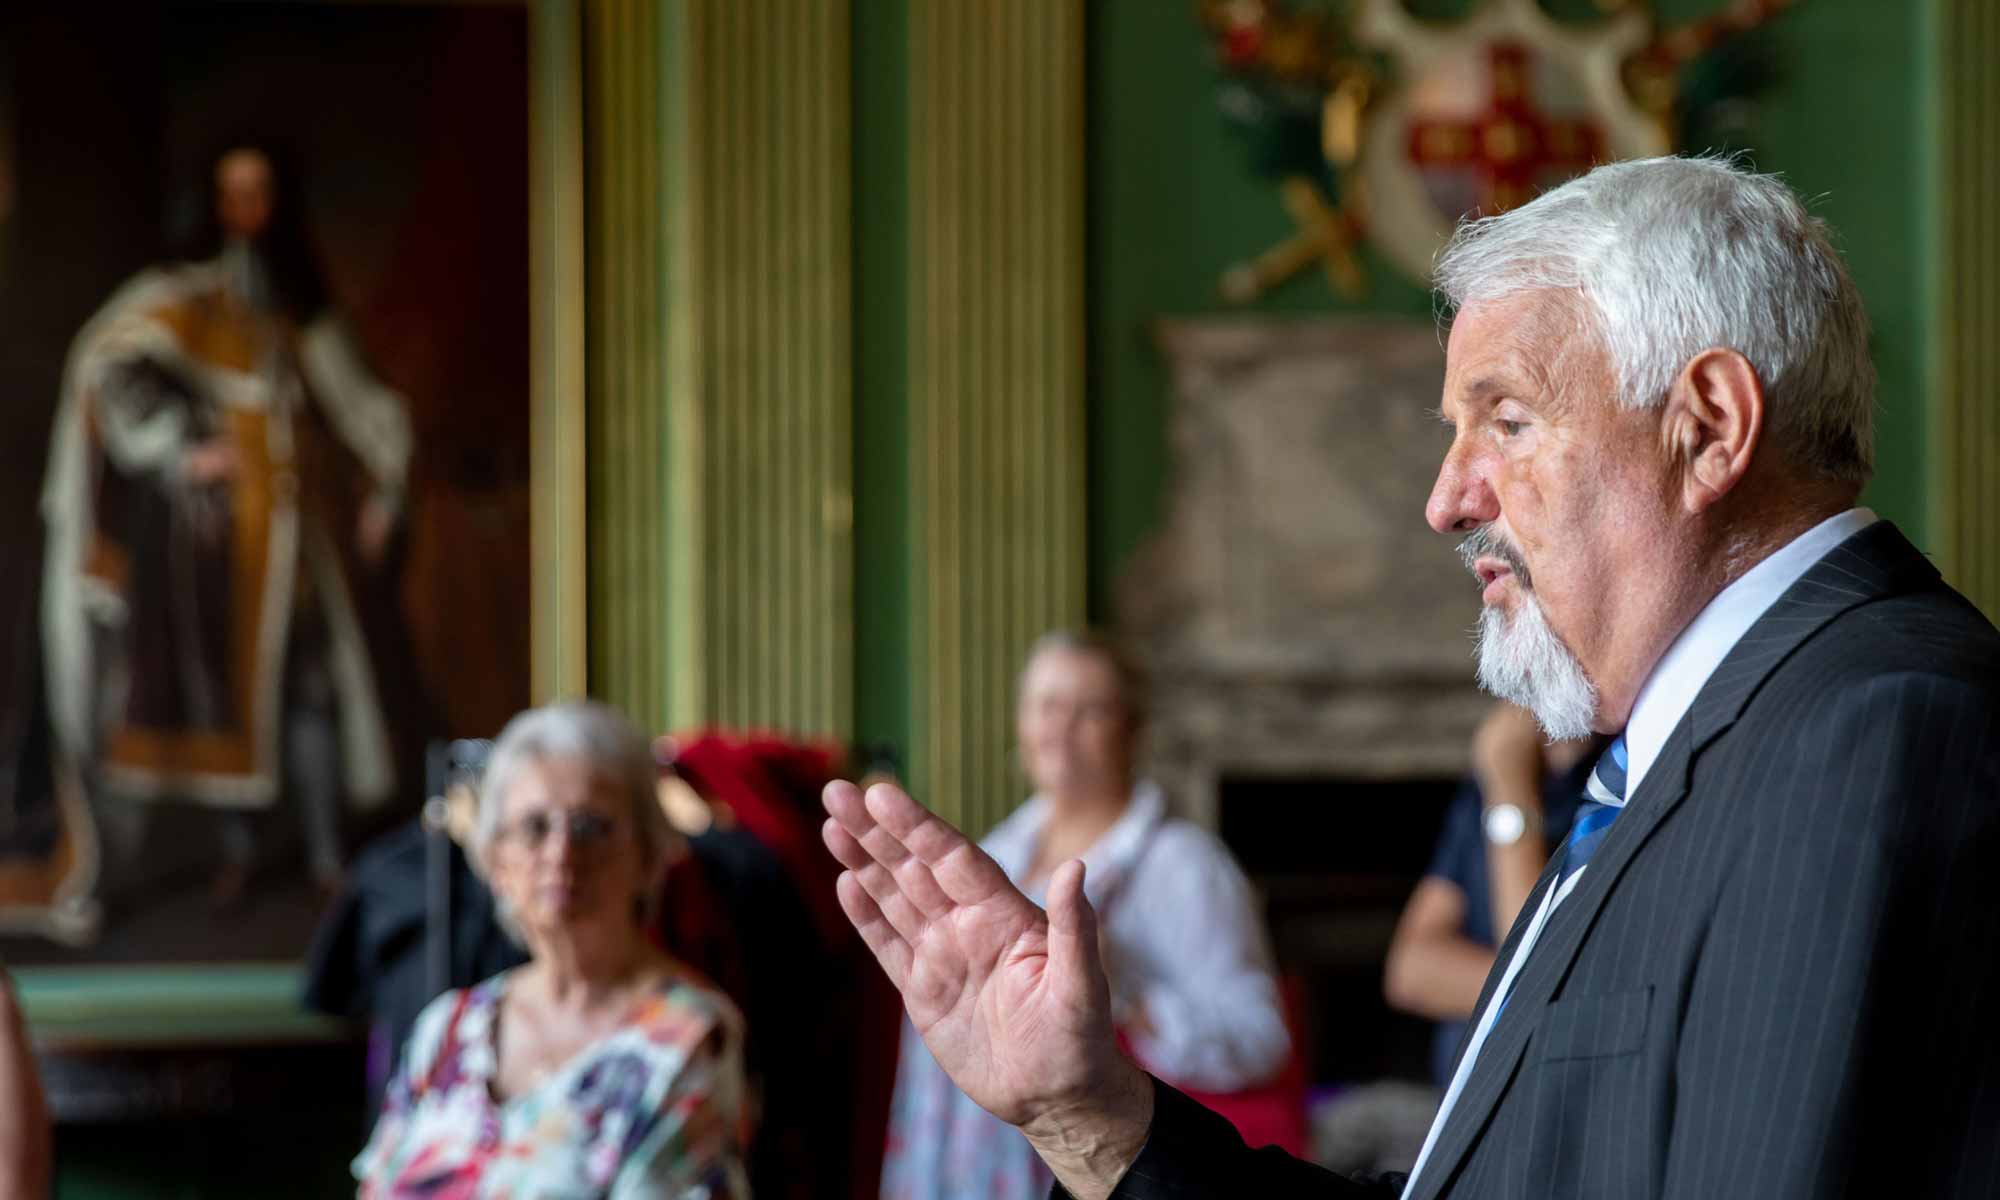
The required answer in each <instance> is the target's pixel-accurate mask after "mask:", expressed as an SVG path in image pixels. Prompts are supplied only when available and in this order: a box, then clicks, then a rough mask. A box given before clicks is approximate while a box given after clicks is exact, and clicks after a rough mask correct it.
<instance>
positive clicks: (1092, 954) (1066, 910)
mask: <svg viewBox="0 0 2000 1200" xmlns="http://www.w3.org/2000/svg"><path fill="white" fill-rule="evenodd" d="M1049 967H1050V970H1051V971H1053V972H1054V975H1055V979H1056V982H1057V986H1059V987H1061V988H1062V989H1063V990H1065V991H1067V992H1070V993H1071V994H1072V995H1075V994H1077V993H1079V992H1081V993H1083V994H1084V996H1086V997H1088V996H1092V995H1095V994H1102V995H1103V996H1104V997H1105V1001H1104V1003H1106V1004H1108V1003H1109V995H1110V992H1109V985H1108V984H1107V983H1106V982H1105V980H1104V967H1103V965H1102V963H1101V961H1100V959H1099V956H1098V949H1097V913H1096V912H1095V911H1093V910H1092V909H1091V907H1090V901H1089V900H1087V899H1085V898H1084V895H1083V860H1081V859H1074V858H1073V859H1071V860H1070V861H1068V862H1066V863H1064V864H1062V865H1061V866H1059V867H1057V868H1056V870H1055V874H1054V875H1052V876H1050V878H1049Z"/></svg>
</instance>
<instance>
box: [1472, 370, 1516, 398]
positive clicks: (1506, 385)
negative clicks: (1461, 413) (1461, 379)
mask: <svg viewBox="0 0 2000 1200" xmlns="http://www.w3.org/2000/svg"><path fill="white" fill-rule="evenodd" d="M1514 390H1515V387H1514V385H1513V384H1512V383H1510V382H1508V381H1507V380H1506V379H1503V378H1502V377H1500V376H1498V375H1482V376H1480V377H1479V378H1477V379H1475V380H1473V381H1472V382H1471V383H1470V384H1468V385H1467V386H1466V389H1465V395H1466V398H1467V399H1470V400H1485V399H1488V398H1490V397H1492V396H1494V395H1497V394H1499V393H1502V392H1511V391H1514Z"/></svg>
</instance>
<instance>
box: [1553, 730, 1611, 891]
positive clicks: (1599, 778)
mask: <svg viewBox="0 0 2000 1200" xmlns="http://www.w3.org/2000/svg"><path fill="white" fill-rule="evenodd" d="M1625 765H1626V759H1625V738H1624V736H1623V735H1620V736H1619V738H1618V740H1617V741H1615V742H1613V743H1611V748H1610V749H1608V750H1606V751H1605V752H1604V755H1603V757H1601V758H1599V759H1598V760H1597V767H1596V769H1594V770H1593V771H1591V773H1590V782H1589V783H1587V784H1585V785H1584V788H1583V800H1582V801H1581V802H1580V803H1579V804H1578V805H1577V806H1576V820H1575V821H1574V822H1572V823H1571V824H1570V827H1569V840H1568V841H1566V842H1564V843H1563V861H1562V869H1561V870H1560V871H1559V872H1558V873H1557V874H1556V883H1555V886H1556V888H1557V889H1560V888H1561V887H1562V885H1563V884H1565V883H1568V882H1569V877H1570V876H1572V875H1574V874H1576V873H1577V872H1578V871H1581V870H1583V864H1585V863H1587V862H1589V861H1590V856H1591V855H1593V854H1595V853H1597V848H1598V847H1599V846H1601V845H1603V844H1604V835H1605V834H1607V833H1610V832H1611V822H1613V821H1615V820H1617V819H1618V814H1619V813H1620V812H1623V811H1624V808H1625Z"/></svg>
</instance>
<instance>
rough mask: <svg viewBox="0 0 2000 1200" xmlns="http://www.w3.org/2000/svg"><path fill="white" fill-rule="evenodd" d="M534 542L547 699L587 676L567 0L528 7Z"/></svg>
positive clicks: (578, 280)
mask: <svg viewBox="0 0 2000 1200" xmlns="http://www.w3.org/2000/svg"><path fill="white" fill-rule="evenodd" d="M529 27H530V60H529V94H530V97H531V104H532V106H533V107H532V110H531V118H530V135H529V137H530V141H529V149H528V153H529V171H528V176H529V178H530V179H531V180H533V181H534V190H533V191H532V192H531V193H530V194H529V198H528V223H529V236H530V241H531V243H532V248H531V250H530V259H529V289H528V291H529V298H528V304H529V321H530V327H531V337H532V339H533V345H532V353H531V358H530V370H531V372H532V375H531V379H530V383H529V407H530V417H529V420H530V430H531V436H532V440H533V443H534V446H533V453H532V454H531V455H530V456H529V457H530V471H531V482H530V488H529V490H530V497H531V498H530V512H531V516H530V527H529V548H530V551H531V553H532V555H533V560H532V561H533V563H534V579H533V584H532V594H531V595H532V598H531V610H530V616H531V624H532V627H533V628H532V632H531V634H530V637H531V639H532V646H531V664H532V665H531V675H532V683H531V686H532V690H533V695H534V698H535V699H536V700H537V701H543V700H548V699H552V698H553V697H555V696H557V695H562V694H575V693H579V692H581V691H583V689H584V687H585V686H586V683H587V674H588V671H587V653H588V652H587V641H586V628H587V616H586V611H585V605H586V602H587V601H586V597H587V596H588V594H589V588H588V577H587V573H586V568H585V561H586V553H585V543H586V538H587V536H588V533H587V531H588V524H587V522H586V520H585V512H584V504H585V496H586V485H585V462H586V457H585V444H586V440H587V428H586V424H585V422H586V416H585V409H584V404H583V395H584V378H585V372H586V365H585V341H584V320H583V312H584V297H585V294H586V293H585V291H584V286H585V285H584V255H585V250H584V239H583V230H584V226H585V213H584V209H583V203H584V187H583V178H584V159H585V149H584V146H583V137H584V123H583V110H584V100H583V95H582V92H581V67H582V45H581V37H580V34H581V26H580V24H579V22H578V19H577V12H576V9H575V8H574V6H573V5H572V4H570V3H569V2H568V0H539V2H538V3H536V4H535V5H534V6H533V7H532V8H531V9H530V11H529Z"/></svg>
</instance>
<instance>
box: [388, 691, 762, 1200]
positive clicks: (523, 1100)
mask: <svg viewBox="0 0 2000 1200" xmlns="http://www.w3.org/2000/svg"><path fill="white" fill-rule="evenodd" d="M680 849H681V847H680V843H679V840H678V838H677V836H676V835H675V834H674V833H673V832H672V830H671V828H670V827H669V826H668V824H667V822H666V818H665V816H664V814H663V813H662V812H661V810H660V805H659V801H658V793H657V773H656V771H655V768H654V764H653V759H652V754H651V751H650V749H649V747H648V745H647V742H646V740H645V738H644V737H642V736H641V735H640V733H639V731H638V730H636V729H635V728H633V727H632V724H631V723H630V722H629V721H627V720H626V719H625V718H624V717H623V716H621V715H619V714H618V712H617V711H616V710H614V709H612V708H610V707H608V706H606V705H603V704H597V703H592V702H587V701H582V702H566V703H559V704H552V705H549V706H547V707H545V708H537V709H530V710H529V711H527V712H524V713H522V714H520V715H519V716H517V717H515V718H514V719H513V720H512V721H510V722H509V723H508V725H507V728H506V729H505V730H503V731H502V732H501V734H500V738H499V741H498V742H497V743H495V745H494V748H493V755H492V758H491V759H490V760H489V762H488V765H487V768H486V776H485V779H484V780H483V781H482V784H481V786H480V792H479V810H478V818H477V821H476V822H475V825H474V830H473V837H472V846H471V859H472V861H473V863H474V864H475V865H476V866H477V867H478V869H479V871H480V872H481V874H483V875H484V876H485V878H486V880H487V882H488V883H489V884H490V885H491V886H492V888H493V893H494V897H495V899H496V900H497V901H498V905H499V911H500V913H501V918H502V921H503V922H504V923H505V924H506V926H507V929H508V931H509V932H510V933H511V934H512V935H513V936H514V937H515V938H516V939H517V940H519V941H520V942H521V944H522V945H523V946H524V947H525V948H526V949H527V951H528V953H529V956H530V958H529V962H528V964H527V965H526V966H523V967H518V968H516V969H514V970H511V971H507V972H503V973H502V974H499V975H496V976H494V977H493V978H491V979H489V980H487V981H485V982H484V983H481V984H478V985H476V986H474V987H472V988H468V989H465V990H462V991H452V992H447V993H445V994H444V995H443V996H440V997H439V998H438V999H437V1000H435V1001H433V1002H432V1003H431V1005H430V1006H429V1007H428V1008H427V1009H425V1010H424V1013H423V1015H422V1016H421V1017H419V1018H418V1019H417V1024H416V1028H415V1029H414V1031H413V1032H412V1033H411V1035H410V1044H409V1049H408V1052H407V1053H406V1054H405V1055H404V1056H403V1066H402V1069H401V1070H400V1072H399V1073H398V1074H397V1076H396V1078H395V1079H393V1080H392V1081H391V1082H390V1085H389V1092H388V1097H387V1100H386V1103H385V1105H384V1108H383V1112H382V1117H381V1120H380V1121H379V1122H378V1123H377V1125H376V1127H375V1133H374V1136H373V1137H372V1138H370V1140H369V1143H368V1146H367V1148H366V1149H364V1150H363V1151H362V1153H361V1155H360V1157H358V1158H357V1159H355V1162H354V1173H355V1176H356V1177H357V1178H358V1179H359V1180H360V1181H361V1188H360V1195H361V1196H362V1197H364V1198H367V1197H383V1198H387V1197H401V1196H416V1195H425V1196H429V1195H438V1194H443V1193H444V1192H449V1193H450V1194H452V1195H464V1196H528V1195H536V1196H540V1195H557V1194H560V1195H564V1196H602V1197H613V1198H616V1197H641V1196H644V1197H675V1198H682V1197H685V1198H687V1200H694V1198H696V1197H702V1198H711V1197H713V1198H723V1197H742V1196H747V1195H748V1194H749V1192H748V1187H747V1185H746V1183H745V1181H744V1173H743V1168H742V1157H741V1153H740V1146H739V1140H740V1139H739V1135H740V1131H741V1125H742V1114H743V1095H744V1088H743V1067H742V1057H741V1044H742V1036H741V1021H740V1018H738V1016H737V1015H736V1011H735V1010H734V1009H733V1008H732V1007H731V1006H730V1004H729V1001H728V1000H726V999H725V998H723V996H722V995H721V994H720V993H718V992H716V991H714V990H712V989H711V988H710V987H708V986H707V985H706V984H705V982H703V981H701V980H700V979H699V978H698V977H696V976H694V975H693V974H692V973H691V972H690V971H689V970H687V969H686V968H685V967H683V966H681V965H680V964H678V963H676V962H674V961H673V960H672V959H670V958H668V957H667V956H666V955H665V954H663V953H661V952H660V951H659V950H658V949H656V948H655V947H654V946H653V944H652V943H651V942H650V941H649V940H648V939H647V936H646V933H645V930H646V927H647V924H648V917H649V915H650V908H651V905H652V902H653V898H654V897H655V895H656V893H657V891H658V884H659V881H660V876H661V874H662V873H663V871H664V870H665V868H666V865H667V863H668V861H669V860H670V859H671V858H672V857H674V856H675V855H676V854H677V853H679V851H680Z"/></svg>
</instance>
